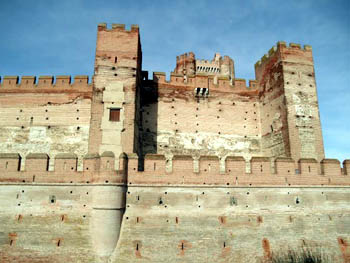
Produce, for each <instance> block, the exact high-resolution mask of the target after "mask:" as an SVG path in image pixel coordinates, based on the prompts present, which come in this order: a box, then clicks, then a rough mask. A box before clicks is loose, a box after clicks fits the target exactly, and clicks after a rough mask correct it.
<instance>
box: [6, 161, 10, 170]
mask: <svg viewBox="0 0 350 263" xmlns="http://www.w3.org/2000/svg"><path fill="white" fill-rule="evenodd" d="M8 166H9V162H6V170H7V167H8Z"/></svg>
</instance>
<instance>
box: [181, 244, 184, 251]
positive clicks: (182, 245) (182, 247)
mask: <svg viewBox="0 0 350 263" xmlns="http://www.w3.org/2000/svg"><path fill="white" fill-rule="evenodd" d="M181 250H184V243H183V242H181Z"/></svg>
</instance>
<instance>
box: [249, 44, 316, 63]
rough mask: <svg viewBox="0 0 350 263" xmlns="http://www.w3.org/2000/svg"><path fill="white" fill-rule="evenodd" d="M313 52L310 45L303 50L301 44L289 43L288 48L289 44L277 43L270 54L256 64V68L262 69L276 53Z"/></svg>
mask: <svg viewBox="0 0 350 263" xmlns="http://www.w3.org/2000/svg"><path fill="white" fill-rule="evenodd" d="M294 51H299V52H307V53H309V52H312V47H311V46H310V45H304V46H303V48H302V47H301V45H300V44H296V43H289V46H287V43H286V42H284V41H279V42H277V44H276V46H273V47H272V48H271V49H270V50H269V51H268V53H266V54H265V55H264V56H262V58H261V59H260V60H258V61H257V62H256V63H255V68H257V67H260V66H261V65H262V64H264V63H266V62H267V61H268V60H270V59H271V58H272V57H273V56H274V55H275V54H276V53H279V54H281V53H288V52H294Z"/></svg>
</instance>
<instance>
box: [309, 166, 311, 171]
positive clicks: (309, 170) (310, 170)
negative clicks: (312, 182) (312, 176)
mask: <svg viewBox="0 0 350 263" xmlns="http://www.w3.org/2000/svg"><path fill="white" fill-rule="evenodd" d="M309 173H311V167H310V165H309Z"/></svg>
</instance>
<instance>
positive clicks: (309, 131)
mask: <svg viewBox="0 0 350 263" xmlns="http://www.w3.org/2000/svg"><path fill="white" fill-rule="evenodd" d="M255 74H256V79H257V81H258V84H259V88H260V96H261V97H262V98H268V97H270V98H269V100H265V101H264V99H262V104H264V105H266V104H270V105H271V107H273V103H271V101H272V100H273V99H275V98H277V97H278V96H279V97H280V98H282V99H280V100H279V105H276V106H277V107H278V111H279V112H278V113H276V116H277V115H278V118H279V120H278V121H279V122H280V124H279V125H278V126H279V127H277V128H279V129H280V130H281V139H282V140H283V144H284V147H285V154H283V153H280V154H275V155H274V154H271V156H279V155H286V156H288V157H292V158H293V159H294V160H295V161H297V160H299V159H300V158H314V159H316V160H318V161H321V160H322V159H323V158H324V148H323V138H322V131H321V123H320V114H319V109H318V99H317V91H316V82H315V72H314V63H313V57H312V49H311V47H310V46H307V45H306V46H304V48H303V49H302V48H301V47H300V45H299V44H293V43H291V44H290V45H289V47H287V46H286V43H285V42H278V43H277V47H274V48H272V49H271V50H270V51H269V54H268V55H265V56H264V57H263V58H262V60H261V61H259V62H258V63H257V64H256V65H255ZM269 94H274V95H273V96H269ZM270 115H271V114H270ZM266 116H269V112H268V110H267V111H266ZM266 116H262V117H266ZM274 121H276V120H272V119H271V120H270V119H268V118H262V127H264V126H266V127H267V129H268V128H269V127H270V128H271V131H270V133H274V132H276V131H275V130H274V127H275V126H276V125H275V123H274ZM263 135H264V133H263ZM271 144H272V143H271ZM271 148H272V147H271Z"/></svg>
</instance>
